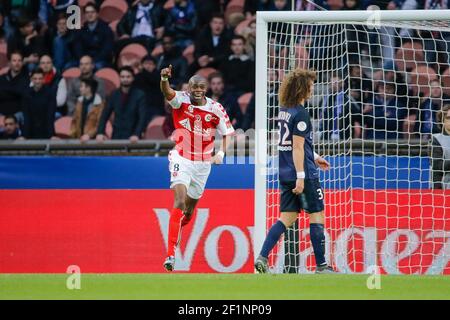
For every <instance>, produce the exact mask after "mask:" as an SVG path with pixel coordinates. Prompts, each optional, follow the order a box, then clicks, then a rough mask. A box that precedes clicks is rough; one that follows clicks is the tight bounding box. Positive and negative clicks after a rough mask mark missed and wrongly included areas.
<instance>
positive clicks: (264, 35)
mask: <svg viewBox="0 0 450 320" xmlns="http://www.w3.org/2000/svg"><path fill="white" fill-rule="evenodd" d="M449 19H450V10H395V11H380V10H377V11H284V12H278V11H277V12H273V11H263V12H261V11H258V12H257V14H256V25H257V28H256V92H255V94H256V108H255V109H256V114H255V129H256V133H255V212H254V219H255V229H254V234H253V245H254V246H253V249H254V254H255V258H256V256H257V255H258V254H259V252H260V250H261V247H262V244H263V242H264V239H265V236H266V233H267V229H266V218H267V217H266V213H267V207H266V204H267V202H266V201H267V199H266V194H267V193H266V192H267V190H266V187H267V184H266V173H267V167H266V165H267V160H268V157H267V147H268V142H267V140H266V134H267V103H268V100H267V67H268V54H269V52H268V23H270V22H285V23H307V22H314V23H317V22H326V23H330V22H336V23H348V22H354V23H359V24H361V23H364V22H367V21H369V22H371V23H376V22H383V21H391V22H392V21H396V22H397V21H399V22H400V21H432V20H449Z"/></svg>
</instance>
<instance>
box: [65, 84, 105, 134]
mask: <svg viewBox="0 0 450 320" xmlns="http://www.w3.org/2000/svg"><path fill="white" fill-rule="evenodd" d="M97 86H98V84H97V81H95V80H94V79H90V78H88V79H83V80H81V86H80V93H81V96H80V97H79V98H78V102H77V105H76V107H75V112H74V114H73V118H72V124H71V126H70V136H71V137H72V138H75V139H80V140H81V141H82V142H85V141H88V140H90V139H93V138H95V136H96V134H97V128H98V124H99V122H100V117H101V115H102V112H103V109H104V107H105V102H104V101H103V100H102V98H101V97H100V95H98V94H97V93H96V91H97Z"/></svg>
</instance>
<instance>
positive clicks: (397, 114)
mask: <svg viewBox="0 0 450 320" xmlns="http://www.w3.org/2000/svg"><path fill="white" fill-rule="evenodd" d="M363 113H364V117H365V121H364V123H365V124H366V125H367V129H366V138H367V139H382V140H385V139H397V138H398V137H399V136H401V130H402V128H403V122H404V121H405V118H406V115H407V108H406V106H405V105H404V104H403V103H402V100H401V99H400V98H398V97H397V96H396V94H395V84H394V83H391V82H387V83H385V82H380V83H379V84H378V86H377V92H376V93H375V95H374V97H373V105H366V107H365V110H364V111H363Z"/></svg>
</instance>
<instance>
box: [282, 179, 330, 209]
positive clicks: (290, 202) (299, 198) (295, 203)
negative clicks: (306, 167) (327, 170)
mask: <svg viewBox="0 0 450 320" xmlns="http://www.w3.org/2000/svg"><path fill="white" fill-rule="evenodd" d="M294 188H295V181H289V182H280V191H281V199H280V212H300V211H301V210H305V211H306V212H307V213H316V212H320V211H323V209H324V203H323V189H322V187H321V186H320V182H319V179H305V187H304V189H303V193H302V194H299V195H296V194H294V193H293V192H292V189H294Z"/></svg>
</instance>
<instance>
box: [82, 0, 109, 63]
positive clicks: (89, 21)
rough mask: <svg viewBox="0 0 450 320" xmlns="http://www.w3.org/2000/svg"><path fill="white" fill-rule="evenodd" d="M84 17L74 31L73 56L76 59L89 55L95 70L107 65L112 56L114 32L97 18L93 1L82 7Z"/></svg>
mask: <svg viewBox="0 0 450 320" xmlns="http://www.w3.org/2000/svg"><path fill="white" fill-rule="evenodd" d="M84 17H85V20H86V22H85V24H84V26H83V28H81V30H80V31H79V32H77V33H76V37H75V45H74V46H73V48H74V51H75V52H74V56H75V58H76V59H80V58H81V57H83V56H85V55H89V56H91V57H92V58H93V59H94V64H95V69H96V70H99V69H102V68H106V67H109V66H110V65H111V62H112V57H113V55H112V52H113V46H114V34H113V32H112V30H111V28H110V27H109V25H108V24H107V23H106V22H104V21H102V20H101V19H99V17H98V7H97V5H96V4H95V3H93V2H89V3H88V4H87V5H86V6H85V7H84Z"/></svg>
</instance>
